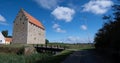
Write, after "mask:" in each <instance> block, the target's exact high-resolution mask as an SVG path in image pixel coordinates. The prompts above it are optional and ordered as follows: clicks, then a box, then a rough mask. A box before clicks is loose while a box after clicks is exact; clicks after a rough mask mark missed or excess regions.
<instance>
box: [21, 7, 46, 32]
mask: <svg viewBox="0 0 120 63" xmlns="http://www.w3.org/2000/svg"><path fill="white" fill-rule="evenodd" d="M20 11H22V12H23V13H24V15H25V16H26V17H27V19H28V21H29V22H30V23H32V24H34V25H36V26H38V27H40V28H41V29H43V30H45V28H44V26H43V25H42V24H41V22H40V21H39V20H37V19H35V18H34V17H33V16H31V15H30V14H28V13H27V12H26V11H24V10H23V9H21V10H20Z"/></svg>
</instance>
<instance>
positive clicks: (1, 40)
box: [0, 32, 5, 44]
mask: <svg viewBox="0 0 120 63" xmlns="http://www.w3.org/2000/svg"><path fill="white" fill-rule="evenodd" d="M0 44H5V38H4V36H3V34H2V33H1V32H0Z"/></svg>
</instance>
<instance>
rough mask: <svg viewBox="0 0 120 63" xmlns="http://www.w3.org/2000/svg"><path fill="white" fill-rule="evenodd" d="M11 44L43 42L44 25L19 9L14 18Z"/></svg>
mask: <svg viewBox="0 0 120 63" xmlns="http://www.w3.org/2000/svg"><path fill="white" fill-rule="evenodd" d="M12 40H13V41H12V43H13V44H45V28H44V26H43V25H42V24H41V23H40V21H38V20H37V19H35V18H34V17H32V16H31V15H30V14H28V13H27V12H26V11H24V10H23V9H21V10H20V11H19V13H18V15H17V16H16V18H15V20H14V26H13V38H12Z"/></svg>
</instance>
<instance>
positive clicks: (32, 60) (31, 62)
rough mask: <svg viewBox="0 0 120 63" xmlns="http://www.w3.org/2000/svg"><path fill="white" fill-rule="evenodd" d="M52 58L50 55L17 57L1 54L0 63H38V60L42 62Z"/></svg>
mask: <svg viewBox="0 0 120 63" xmlns="http://www.w3.org/2000/svg"><path fill="white" fill-rule="evenodd" d="M49 56H51V55H50V54H32V55H28V56H25V55H16V54H5V53H0V63H36V61H38V60H42V59H44V58H47V57H49Z"/></svg>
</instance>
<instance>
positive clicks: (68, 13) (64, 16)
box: [51, 7, 75, 22]
mask: <svg viewBox="0 0 120 63" xmlns="http://www.w3.org/2000/svg"><path fill="white" fill-rule="evenodd" d="M51 14H52V15H53V16H55V17H56V18H57V19H58V20H65V21H66V22H70V21H71V20H72V18H73V15H74V14H75V10H74V9H71V8H68V7H57V8H56V9H55V10H54V11H53V12H52V13H51Z"/></svg>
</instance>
